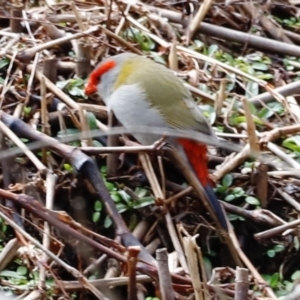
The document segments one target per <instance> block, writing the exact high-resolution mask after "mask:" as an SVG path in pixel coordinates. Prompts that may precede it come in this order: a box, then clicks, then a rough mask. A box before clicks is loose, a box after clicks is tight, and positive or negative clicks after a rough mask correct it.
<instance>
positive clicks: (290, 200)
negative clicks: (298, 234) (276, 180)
mask: <svg viewBox="0 0 300 300" xmlns="http://www.w3.org/2000/svg"><path fill="white" fill-rule="evenodd" d="M277 193H278V194H279V195H280V196H281V197H282V198H283V199H284V200H285V201H286V202H287V203H289V204H290V205H291V206H293V207H294V208H295V209H296V210H297V211H298V212H300V203H299V202H298V201H296V200H295V199H294V198H293V197H291V196H290V195H289V194H288V193H286V192H284V191H282V190H281V189H277Z"/></svg>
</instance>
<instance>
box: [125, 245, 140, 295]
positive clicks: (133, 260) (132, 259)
mask: <svg viewBox="0 0 300 300" xmlns="http://www.w3.org/2000/svg"><path fill="white" fill-rule="evenodd" d="M139 252H140V247H136V246H130V247H128V262H127V267H128V277H129V278H128V279H129V281H128V295H127V299H128V300H137V290H136V264H137V262H138V255H139Z"/></svg>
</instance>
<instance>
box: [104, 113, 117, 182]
mask: <svg viewBox="0 0 300 300" xmlns="http://www.w3.org/2000/svg"><path fill="white" fill-rule="evenodd" d="M115 125H117V119H116V117H115V115H114V113H113V112H112V111H110V112H109V113H108V127H109V128H112V127H114V126H115ZM118 145H119V137H118V136H117V135H110V136H108V137H107V146H108V147H113V146H118ZM106 165H107V174H108V175H109V176H116V175H117V172H118V165H119V155H118V154H117V153H111V154H109V155H108V156H107V164H106Z"/></svg>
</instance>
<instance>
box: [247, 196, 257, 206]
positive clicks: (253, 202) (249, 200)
mask: <svg viewBox="0 0 300 300" xmlns="http://www.w3.org/2000/svg"><path fill="white" fill-rule="evenodd" d="M245 201H246V202H247V203H249V204H251V205H260V201H259V200H258V199H257V198H255V197H251V196H248V197H246V199H245Z"/></svg>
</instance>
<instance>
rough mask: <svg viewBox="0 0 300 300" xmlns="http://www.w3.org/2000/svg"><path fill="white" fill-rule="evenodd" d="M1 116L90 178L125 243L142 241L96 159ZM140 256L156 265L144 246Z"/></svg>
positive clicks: (17, 129) (19, 131) (1, 115)
mask: <svg viewBox="0 0 300 300" xmlns="http://www.w3.org/2000/svg"><path fill="white" fill-rule="evenodd" d="M0 117H1V119H2V120H3V121H4V122H5V123H6V124H8V126H11V127H12V126H13V128H14V130H15V131H17V132H18V134H19V135H21V136H23V137H27V138H28V139H30V140H35V141H42V142H43V143H44V145H47V146H48V147H49V149H51V150H52V151H54V152H55V153H57V154H58V155H60V156H62V157H65V158H66V159H67V160H68V161H70V162H71V164H72V165H73V166H74V168H75V169H76V170H78V171H80V172H81V174H83V176H84V177H85V178H88V179H89V181H90V182H91V184H92V185H93V187H94V189H95V191H96V192H97V194H98V195H99V196H100V197H101V200H102V202H103V204H104V206H105V209H106V211H107V213H108V215H109V216H110V217H111V219H112V220H113V223H114V226H115V228H116V234H117V235H118V236H121V237H122V240H123V243H124V244H125V245H128V244H131V245H132V244H133V243H134V244H137V245H140V243H139V242H138V241H137V240H136V239H135V238H134V237H133V236H132V234H131V232H130V231H129V229H128V227H127V225H126V223H125V222H124V220H123V218H122V216H121V215H120V214H119V212H118V210H117V208H116V206H115V204H114V202H113V200H112V199H111V197H110V195H109V193H108V191H107V188H106V187H105V185H104V182H103V180H102V178H101V177H100V175H99V170H98V168H97V165H96V163H95V162H94V160H92V159H91V158H90V157H88V156H86V155H85V154H84V153H82V152H80V151H79V150H78V149H76V148H73V147H70V146H68V145H65V144H62V143H60V142H58V141H57V140H55V139H54V138H52V137H49V136H47V135H44V134H43V133H40V132H36V131H34V130H33V129H32V128H31V127H30V126H29V125H27V124H26V123H24V122H23V121H22V120H19V119H16V118H14V117H12V116H11V115H9V114H6V113H5V112H3V111H0ZM0 124H1V123H0ZM141 246H142V245H141ZM140 257H141V258H142V259H143V260H145V261H147V262H149V263H150V264H153V265H155V263H156V262H155V260H154V259H153V257H152V256H151V255H149V253H147V252H146V251H145V249H144V248H142V249H141V252H140Z"/></svg>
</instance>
